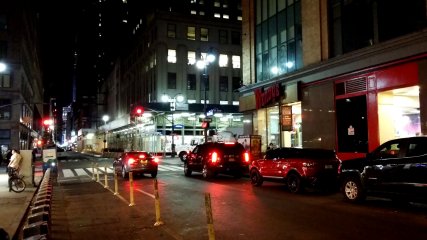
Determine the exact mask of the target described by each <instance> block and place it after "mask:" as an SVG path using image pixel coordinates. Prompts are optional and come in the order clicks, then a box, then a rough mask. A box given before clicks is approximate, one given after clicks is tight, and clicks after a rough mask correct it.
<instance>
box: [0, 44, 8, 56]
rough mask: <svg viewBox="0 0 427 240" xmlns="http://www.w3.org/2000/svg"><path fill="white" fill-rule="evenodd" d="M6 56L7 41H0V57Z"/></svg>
mask: <svg viewBox="0 0 427 240" xmlns="http://www.w3.org/2000/svg"><path fill="white" fill-rule="evenodd" d="M6 57H7V42H6V41H0V59H4V58H6Z"/></svg>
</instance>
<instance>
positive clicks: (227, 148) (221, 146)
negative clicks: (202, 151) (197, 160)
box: [208, 143, 245, 155]
mask: <svg viewBox="0 0 427 240" xmlns="http://www.w3.org/2000/svg"><path fill="white" fill-rule="evenodd" d="M210 148H213V149H217V150H218V151H221V152H222V153H223V154H226V155H232V154H241V153H243V152H244V151H245V148H244V147H243V145H242V144H240V143H216V144H213V145H212V146H211V147H208V149H210Z"/></svg>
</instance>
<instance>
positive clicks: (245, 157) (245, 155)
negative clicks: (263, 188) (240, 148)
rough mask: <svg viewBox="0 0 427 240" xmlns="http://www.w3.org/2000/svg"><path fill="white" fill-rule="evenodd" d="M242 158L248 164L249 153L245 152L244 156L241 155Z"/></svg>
mask: <svg viewBox="0 0 427 240" xmlns="http://www.w3.org/2000/svg"><path fill="white" fill-rule="evenodd" d="M243 158H244V159H245V162H247V163H248V162H249V153H247V152H245V154H244V155H243Z"/></svg>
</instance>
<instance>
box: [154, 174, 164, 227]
mask: <svg viewBox="0 0 427 240" xmlns="http://www.w3.org/2000/svg"><path fill="white" fill-rule="evenodd" d="M153 183H154V207H155V209H156V222H155V223H154V226H156V227H157V226H160V225H163V224H164V222H162V220H160V197H159V187H158V184H157V179H154V180H153Z"/></svg>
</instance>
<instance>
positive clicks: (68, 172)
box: [62, 169, 74, 178]
mask: <svg viewBox="0 0 427 240" xmlns="http://www.w3.org/2000/svg"><path fill="white" fill-rule="evenodd" d="M62 173H63V174H64V177H66V178H67V177H74V173H73V171H72V170H71V169H62Z"/></svg>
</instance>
